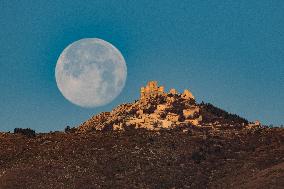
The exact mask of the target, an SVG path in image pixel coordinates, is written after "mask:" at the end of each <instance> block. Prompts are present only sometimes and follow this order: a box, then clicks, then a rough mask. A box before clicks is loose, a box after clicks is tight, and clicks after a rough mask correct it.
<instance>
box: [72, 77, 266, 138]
mask: <svg viewBox="0 0 284 189" xmlns="http://www.w3.org/2000/svg"><path fill="white" fill-rule="evenodd" d="M192 126H195V127H210V128H215V129H218V128H219V127H234V128H242V127H257V126H260V123H259V122H256V123H249V122H248V121H247V120H246V119H244V118H241V117H239V116H237V115H234V114H230V113H228V112H226V111H224V110H222V109H219V108H217V107H215V106H213V105H212V104H207V103H203V102H202V103H199V104H198V103H197V102H196V101H195V98H194V96H193V95H192V93H191V92H190V91H189V90H187V89H186V90H184V92H183V93H181V94H180V93H178V92H177V91H176V90H175V89H171V90H170V91H169V92H168V93H166V92H164V87H163V86H158V84H157V81H150V82H148V83H147V85H146V86H145V87H141V91H140V99H139V100H136V101H135V102H133V103H126V104H121V105H119V106H118V107H116V108H114V109H113V110H112V111H111V112H102V113H100V114H98V115H95V116H93V117H92V118H91V119H89V120H87V121H86V122H84V123H83V124H81V125H80V126H79V127H78V128H76V132H78V133H84V132H88V131H94V130H120V131H122V130H125V129H127V128H129V127H133V128H144V129H147V130H161V129H174V128H186V127H192Z"/></svg>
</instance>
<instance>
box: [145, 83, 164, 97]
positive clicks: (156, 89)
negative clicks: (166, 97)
mask: <svg viewBox="0 0 284 189" xmlns="http://www.w3.org/2000/svg"><path fill="white" fill-rule="evenodd" d="M162 94H164V87H163V86H158V82H157V81H149V82H148V83H147V85H146V86H145V87H141V89H140V99H141V100H143V99H147V98H149V97H151V96H156V95H162Z"/></svg>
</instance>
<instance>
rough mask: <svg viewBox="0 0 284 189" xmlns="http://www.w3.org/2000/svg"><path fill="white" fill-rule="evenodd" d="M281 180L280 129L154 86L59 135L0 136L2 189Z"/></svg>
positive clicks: (274, 184)
mask: <svg viewBox="0 0 284 189" xmlns="http://www.w3.org/2000/svg"><path fill="white" fill-rule="evenodd" d="M139 128H141V129H139ZM103 131H106V132H103ZM121 131H123V132H121ZM283 178H284V129H283V128H276V127H275V128H268V127H266V126H261V125H260V123H259V122H255V123H250V122H248V121H247V120H246V119H244V118H241V117H239V116H237V115H234V114H230V113H228V112H226V111H224V110H221V109H219V108H217V107H215V106H213V105H212V104H207V103H197V102H196V101H195V99H194V96H193V95H192V93H191V92H190V91H189V90H185V91H184V92H183V93H182V94H179V93H178V92H177V91H176V90H174V89H171V90H170V91H169V92H165V91H164V87H162V86H158V84H157V82H155V81H151V82H149V83H148V84H147V85H146V87H142V88H141V91H140V99H139V100H137V101H135V102H133V103H128V104H122V105H120V106H118V107H117V108H115V109H113V110H112V111H111V112H104V113H101V114H99V115H96V116H94V117H92V118H91V119H90V120H88V121H86V122H85V123H83V124H82V125H80V126H79V127H76V128H71V129H70V128H68V129H66V130H65V132H58V131H57V132H50V133H35V132H34V131H33V130H32V129H22V128H18V129H15V130H14V133H1V132H0V188H1V189H2V188H3V189H6V188H7V189H8V188H11V189H14V188H35V189H39V188H52V189H55V188H58V189H62V188H76V189H77V188H80V189H81V188H82V189H93V188H131V189H133V188H137V189H138V188H139V189H140V188H165V189H167V188H169V189H173V188H193V189H195V188H202V189H203V188H209V189H215V188H232V189H239V188H263V189H267V188H273V189H278V188H279V189H282V188H283V186H284V179H283Z"/></svg>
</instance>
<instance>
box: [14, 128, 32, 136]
mask: <svg viewBox="0 0 284 189" xmlns="http://www.w3.org/2000/svg"><path fill="white" fill-rule="evenodd" d="M14 134H21V135H24V136H27V137H35V136H36V132H35V131H34V130H32V129H30V128H26V129H22V128H15V129H14Z"/></svg>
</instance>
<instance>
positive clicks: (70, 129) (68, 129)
mask: <svg viewBox="0 0 284 189" xmlns="http://www.w3.org/2000/svg"><path fill="white" fill-rule="evenodd" d="M64 131H65V133H74V132H75V128H74V127H73V128H71V127H70V126H69V125H67V126H66V127H65V129H64Z"/></svg>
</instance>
